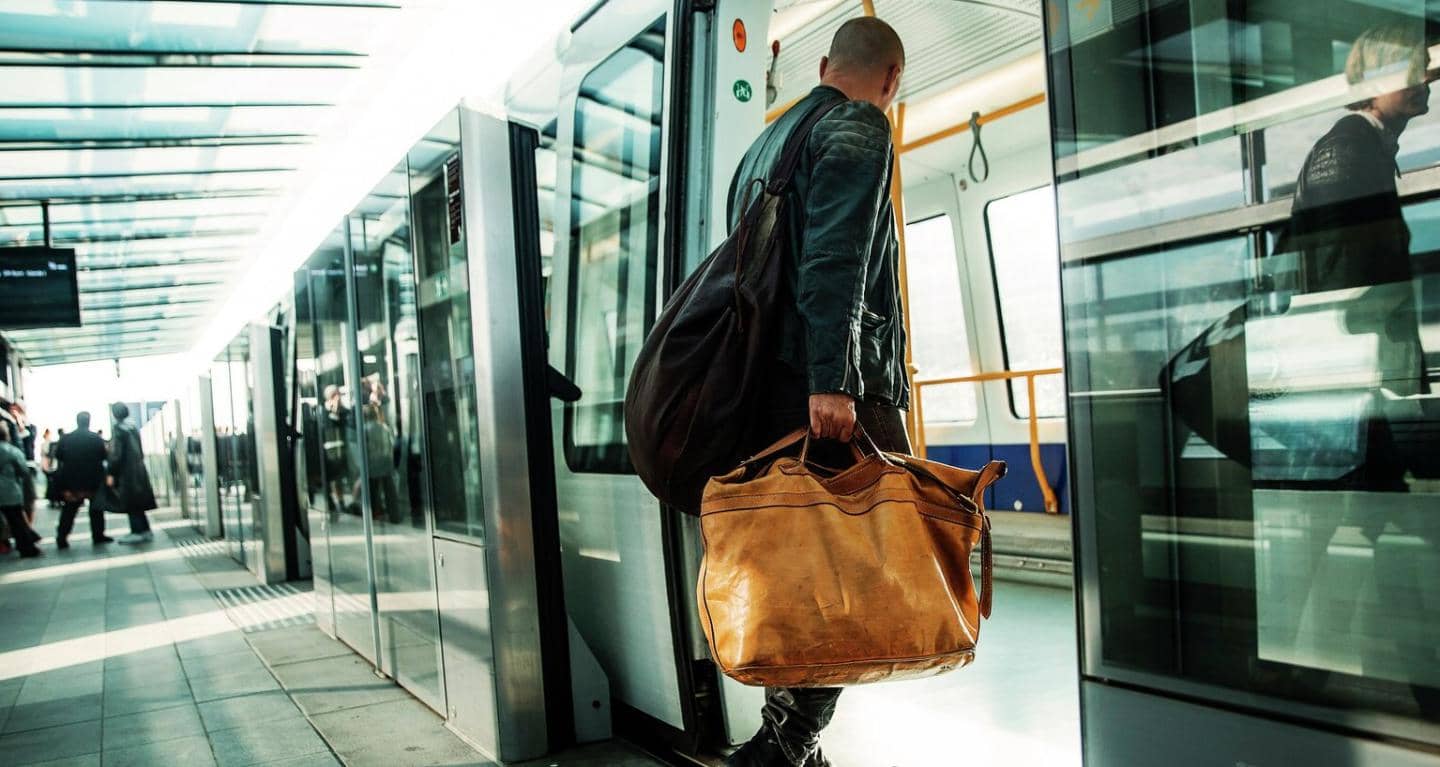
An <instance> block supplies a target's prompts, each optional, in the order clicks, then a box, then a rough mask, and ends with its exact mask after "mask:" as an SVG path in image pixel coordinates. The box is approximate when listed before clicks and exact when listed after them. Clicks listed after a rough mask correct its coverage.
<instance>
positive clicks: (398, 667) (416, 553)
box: [350, 162, 444, 709]
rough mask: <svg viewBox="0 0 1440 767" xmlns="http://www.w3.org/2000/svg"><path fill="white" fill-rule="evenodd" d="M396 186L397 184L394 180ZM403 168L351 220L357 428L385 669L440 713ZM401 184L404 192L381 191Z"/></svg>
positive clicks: (436, 619)
mask: <svg viewBox="0 0 1440 767" xmlns="http://www.w3.org/2000/svg"><path fill="white" fill-rule="evenodd" d="M397 179H398V181H397ZM406 183H407V170H406V165H405V163H403V162H402V163H401V164H400V165H399V166H398V167H396V168H395V169H394V170H392V171H391V173H390V175H389V177H387V179H386V180H385V181H382V182H381V184H380V185H379V188H377V190H376V192H373V193H372V196H371V197H369V198H367V200H366V201H365V202H364V203H362V204H361V205H360V206H359V208H358V210H366V211H374V212H373V213H369V214H365V215H360V214H352V215H351V217H350V236H351V247H352V250H353V252H354V254H355V290H356V298H357V301H356V306H357V311H358V313H359V328H360V333H359V343H360V392H361V395H360V398H359V401H360V418H359V420H360V428H361V431H362V435H363V436H362V439H361V441H360V448H361V452H362V453H363V454H364V462H365V469H366V471H365V476H366V479H367V482H368V489H369V493H368V498H369V501H370V519H371V525H372V527H373V552H374V557H375V577H376V581H375V591H376V601H377V603H378V605H379V608H380V616H379V617H380V641H381V653H382V657H381V663H382V666H381V667H382V669H383V670H384V671H385V672H386V673H388V674H390V675H391V676H393V677H395V678H396V679H399V680H400V681H401V682H402V683H403V684H404V685H405V686H406V687H407V688H409V689H410V690H411V691H412V692H414V693H415V694H416V695H418V696H419V697H421V698H423V699H425V700H426V701H427V702H428V703H430V705H431V706H433V707H435V708H437V709H438V708H443V706H444V691H443V680H442V678H441V673H440V616H439V612H438V606H437V603H436V597H435V567H434V561H433V551H432V548H431V544H430V530H429V525H428V522H427V520H426V518H425V514H424V503H423V499H422V493H423V492H424V477H423V468H424V442H423V428H422V424H421V401H420V380H419V374H420V369H419V368H420V339H419V323H418V317H417V313H416V302H415V294H416V291H415V269H414V263H413V260H412V258H411V252H410V206H409V200H408V199H406V197H405V195H404V194H403V189H404V187H405V184H406ZM397 184H398V185H399V186H400V188H401V190H402V194H400V195H387V194H385V192H384V190H385V189H387V188H393V187H395V186H396V185H397Z"/></svg>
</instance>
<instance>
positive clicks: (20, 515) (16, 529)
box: [0, 506, 40, 554]
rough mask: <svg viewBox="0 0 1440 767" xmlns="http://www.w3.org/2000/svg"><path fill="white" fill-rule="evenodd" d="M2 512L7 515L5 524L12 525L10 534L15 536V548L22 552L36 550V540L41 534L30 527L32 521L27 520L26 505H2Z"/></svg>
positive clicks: (0, 511)
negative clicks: (37, 533)
mask: <svg viewBox="0 0 1440 767" xmlns="http://www.w3.org/2000/svg"><path fill="white" fill-rule="evenodd" d="M0 514H3V515H4V516H5V524H7V525H9V526H10V534H11V535H13V536H15V548H17V549H19V550H20V553H21V554H30V553H32V552H34V551H36V548H35V542H36V541H38V540H40V536H39V535H36V534H35V531H34V530H32V529H31V528H30V523H29V522H26V521H25V507H24V506H0Z"/></svg>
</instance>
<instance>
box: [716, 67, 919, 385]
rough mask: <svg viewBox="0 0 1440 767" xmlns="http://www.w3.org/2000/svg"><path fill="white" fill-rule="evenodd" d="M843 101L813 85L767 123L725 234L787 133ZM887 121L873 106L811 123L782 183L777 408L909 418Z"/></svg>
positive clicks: (741, 176)
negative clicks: (888, 410)
mask: <svg viewBox="0 0 1440 767" xmlns="http://www.w3.org/2000/svg"><path fill="white" fill-rule="evenodd" d="M835 101H846V99H845V94H844V93H842V92H840V91H839V90H837V89H835V88H831V87H829V86H825V85H821V86H819V87H817V88H815V89H814V90H812V91H811V92H810V94H809V95H807V96H806V97H805V98H803V99H801V100H800V101H799V103H797V104H796V105H795V106H794V107H792V108H791V109H790V110H789V111H787V112H786V113H785V114H784V115H781V116H780V118H779V119H777V120H776V121H775V122H773V123H771V124H770V125H769V127H767V128H766V129H765V131H764V132H763V133H761V134H760V137H759V138H757V139H756V140H755V143H753V144H752V145H751V146H750V149H749V151H747V152H746V153H745V157H744V158H743V159H741V161H740V167H739V168H737V169H736V171H735V176H734V178H733V179H732V181H731V183H730V199H729V223H730V228H731V229H732V230H733V229H734V227H735V225H736V219H737V218H738V217H739V215H740V213H741V211H742V210H743V209H744V205H743V204H742V203H743V202H744V200H745V199H747V195H748V194H753V193H754V190H753V187H752V185H751V184H750V183H749V182H751V181H752V180H753V179H760V178H764V179H767V180H768V178H769V174H770V173H771V172H772V171H773V170H774V168H775V164H776V161H777V160H778V159H779V157H780V153H781V151H782V149H783V147H784V146H785V141H786V139H787V138H789V136H790V134H791V132H793V131H794V130H795V129H796V127H797V126H798V125H799V123H801V122H802V121H803V119H804V116H805V115H806V114H807V113H808V112H809V111H810V110H811V109H815V108H818V107H820V106H823V105H825V104H828V103H833V102H835ZM893 151H894V149H893V147H892V145H891V138H890V122H889V120H887V119H886V117H885V114H884V113H883V112H881V111H880V110H879V109H878V108H876V107H875V106H874V105H873V104H869V103H867V102H863V101H847V102H846V103H843V104H841V105H839V106H837V107H835V108H834V109H833V110H832V111H831V112H830V113H829V114H827V115H826V116H825V117H824V118H823V119H821V120H820V121H819V122H818V123H816V125H815V128H814V129H813V130H812V131H811V133H810V140H809V143H808V146H807V147H806V151H805V154H804V155H803V156H802V157H801V159H800V163H799V166H798V168H797V170H796V172H795V177H794V179H793V181H792V184H791V187H790V189H791V194H794V195H795V199H796V200H797V201H803V204H798V205H790V206H789V207H788V208H787V210H788V211H789V212H790V213H789V217H790V219H791V220H790V221H789V224H788V225H789V229H790V233H791V234H790V236H791V244H792V247H791V249H790V252H791V253H794V254H797V258H796V262H795V263H792V264H789V265H788V266H787V269H786V276H787V278H788V281H789V288H790V295H791V297H792V298H793V301H790V302H787V307H786V310H785V311H783V312H782V313H781V326H780V332H781V334H782V335H781V338H780V340H779V345H778V347H779V360H778V361H777V362H778V363H779V370H778V371H777V375H776V379H777V380H778V381H780V382H781V383H779V384H777V386H778V387H779V388H783V389H787V390H789V391H786V392H784V393H782V395H781V396H780V397H779V401H783V402H785V403H786V404H787V405H788V406H790V407H794V408H803V407H804V406H805V401H804V400H805V398H806V396H807V395H808V394H825V393H836V392H844V393H846V394H849V395H851V396H853V397H855V398H856V399H857V400H865V401H868V402H874V403H877V404H881V405H887V406H892V407H902V408H904V407H909V404H910V390H909V384H908V381H907V380H906V377H905V331H904V323H903V322H902V318H901V312H900V283H899V277H898V273H899V267H898V255H897V254H898V249H897V247H896V239H895V216H894V211H893V209H892V207H891V203H890V171H891V161H892V157H893Z"/></svg>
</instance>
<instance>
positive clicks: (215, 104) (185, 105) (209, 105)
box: [0, 101, 335, 109]
mask: <svg viewBox="0 0 1440 767" xmlns="http://www.w3.org/2000/svg"><path fill="white" fill-rule="evenodd" d="M333 106H335V104H333V103H330V102H325V101H247V102H240V103H229V102H225V101H157V102H154V103H148V104H145V103H142V104H122V103H114V102H105V101H100V102H96V103H93V104H91V103H68V104H67V103H64V102H39V101H0V109H280V108H290V107H296V108H299V107H317V108H319V107H333Z"/></svg>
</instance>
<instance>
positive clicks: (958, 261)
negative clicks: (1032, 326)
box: [904, 209, 985, 430]
mask: <svg viewBox="0 0 1440 767" xmlns="http://www.w3.org/2000/svg"><path fill="white" fill-rule="evenodd" d="M937 218H944V219H946V220H947V221H948V222H949V224H950V230H951V256H952V257H953V258H954V260H955V276H956V283H955V293H956V299H957V301H958V303H959V309H960V316H961V320H962V322H964V323H965V332H964V333H961V334H959V335H960V336H961V339H962V342H963V344H964V349H963V352H964V355H963V356H964V357H965V358H966V359H967V360H968V361H970V362H972V363H973V362H974V360H975V358H976V351H977V350H976V349H975V348H974V347H973V346H972V345H971V343H970V331H971V328H970V327H969V325H970V320H971V319H972V317H971V315H970V313H969V310H970V309H971V308H972V307H970V306H969V305H968V300H969V299H968V298H967V296H966V295H965V277H966V274H965V272H966V268H965V267H966V261H965V252H964V246H963V245H962V244H961V238H959V237H956V236H955V228H956V227H957V226H958V225H959V224H960V215H959V213H958V212H956V211H951V210H944V209H934V210H933V212H927V213H925V214H924V215H921V216H919V217H917V218H913V219H910V220H908V221H906V222H905V223H904V228H905V235H906V242H907V243H908V242H909V234H910V232H909V228H910V227H912V226H915V225H917V224H923V223H926V222H928V221H934V220H935V219H937ZM908 247H909V246H908V244H907V254H906V255H907V259H908V256H909V253H908ZM909 277H910V275H909V272H908V262H907V273H906V281H907V282H908V281H909ZM905 290H906V292H907V293H908V292H909V291H910V285H908V284H907V285H906V286H905ZM905 309H906V311H907V312H908V313H910V315H911V316H910V320H911V321H912V323H913V321H914V320H915V317H914V304H913V302H910V303H909V304H908V305H907V306H906V307H905ZM911 327H912V328H913V327H915V326H914V325H913V324H912V326H911ZM907 343H909V344H910V346H911V352H912V354H913V352H914V339H913V338H912V339H907ZM971 367H972V369H973V368H974V365H973V364H972V365H971ZM945 386H967V387H969V389H970V392H971V394H972V395H973V398H974V407H975V410H974V413H973V414H972V415H971V417H970V418H968V419H965V420H959V421H941V420H934V421H932V420H930V418H929V417H927V416H925V415H924V414H923V413H922V414H921V417H922V418H925V419H926V421H927V423H926V429H927V430H928V429H930V428H945V427H951V428H971V427H974V426H975V425H977V424H979V423H980V422H981V421H982V420H983V418H984V409H985V406H984V399H983V397H982V396H981V394H982V393H981V391H980V384H979V382H970V383H967V384H941V385H938V386H937V387H936V388H944V387H945ZM917 388H918V387H917Z"/></svg>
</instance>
